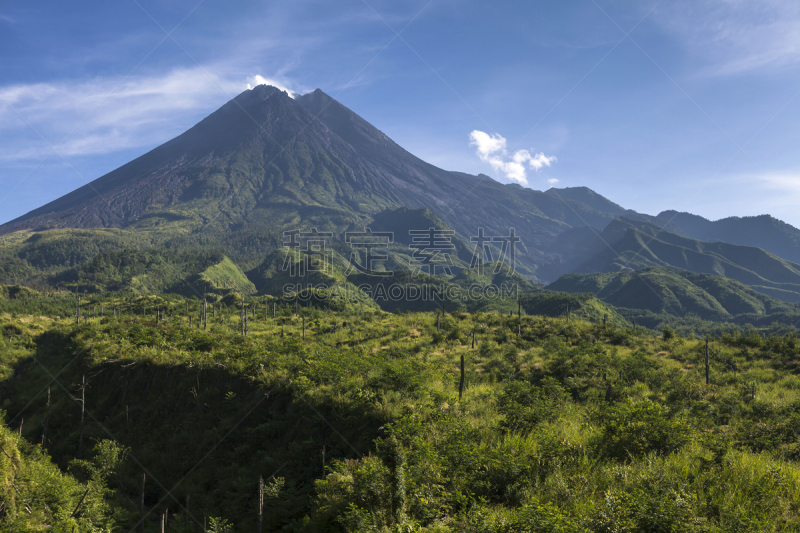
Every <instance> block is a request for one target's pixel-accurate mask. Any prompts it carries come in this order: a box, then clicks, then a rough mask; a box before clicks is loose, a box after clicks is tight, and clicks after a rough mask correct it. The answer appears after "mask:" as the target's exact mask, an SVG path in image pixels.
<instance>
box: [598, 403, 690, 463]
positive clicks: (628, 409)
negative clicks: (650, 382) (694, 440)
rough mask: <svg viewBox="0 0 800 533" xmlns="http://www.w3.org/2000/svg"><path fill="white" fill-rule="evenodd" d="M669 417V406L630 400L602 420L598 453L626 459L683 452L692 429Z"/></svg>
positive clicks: (604, 415) (612, 410)
mask: <svg viewBox="0 0 800 533" xmlns="http://www.w3.org/2000/svg"><path fill="white" fill-rule="evenodd" d="M668 415H669V411H668V410H667V408H666V407H663V406H661V405H660V404H658V403H655V402H653V401H652V400H648V399H645V400H639V401H631V400H628V401H627V402H626V403H624V404H622V405H619V406H615V407H611V408H609V409H608V410H607V411H606V412H605V413H604V414H603V415H602V417H601V425H602V430H601V435H600V437H599V441H598V442H597V447H598V451H599V452H600V454H601V455H603V456H605V457H609V458H614V459H620V460H625V459H629V458H632V457H640V456H642V455H644V454H646V453H650V452H655V453H659V454H663V455H666V454H669V453H672V452H675V451H677V450H679V449H680V448H681V447H682V446H683V445H684V444H686V443H687V442H688V441H689V438H690V436H691V428H690V427H689V426H688V425H687V424H686V423H684V422H682V421H676V420H671V419H670V418H669V416H668Z"/></svg>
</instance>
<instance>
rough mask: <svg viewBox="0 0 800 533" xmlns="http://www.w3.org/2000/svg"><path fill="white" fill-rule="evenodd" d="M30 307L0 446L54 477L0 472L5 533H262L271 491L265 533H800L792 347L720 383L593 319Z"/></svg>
mask: <svg viewBox="0 0 800 533" xmlns="http://www.w3.org/2000/svg"><path fill="white" fill-rule="evenodd" d="M11 292H13V290H9V294H11ZM17 292H19V291H17ZM15 294H17V293H15ZM17 296H19V297H16V298H15V299H3V300H0V304H1V305H0V331H2V340H0V354H2V356H1V357H2V359H1V360H0V392H1V393H2V397H3V402H4V409H5V411H6V415H5V419H6V420H5V421H6V424H7V426H8V428H9V429H8V430H3V431H5V433H3V435H5V437H2V438H3V439H5V440H4V442H5V443H9V444H8V445H9V448H8V449H6V448H5V446H6V444H3V447H4V449H5V451H6V452H8V453H9V455H10V456H11V457H14V456H15V455H14V454H15V453H16V452H15V451H13V450H16V449H20V450H28V451H27V452H24V454H27V455H26V457H28V458H29V459H27V460H28V461H39V463H41V465H42V466H41V467H37V468H41V469H43V470H41V471H42V472H43V473H42V474H37V475H36V476H34V475H30V476H28V477H25V475H23V473H22V472H23V471H27V472H30V471H32V467H30V466H26V467H25V468H27V470H25V469H24V468H23V467H22V466H18V467H17V466H15V467H14V468H16V470H15V471H14V472H16V473H13V475H12V474H8V472H10V470H8V468H9V467H8V463H6V462H0V465H6V466H2V468H4V469H5V470H4V472H6V473H7V474H6V477H5V478H4V479H6V480H9V479H12V480H14V479H16V480H17V481H14V483H16V484H17V488H18V489H19V491H20V492H22V493H23V496H24V498H23V497H20V496H18V495H17V492H15V491H14V489H13V488H11V489H10V490H6V491H4V493H3V494H4V495H3V496H2V498H3V500H2V503H0V505H3V509H4V513H5V514H2V515H0V521H2V523H3V525H4V527H7V528H12V529H13V528H15V527H17V526H15V525H14V524H19V523H23V522H19V520H21V519H24V520H27V521H28V523H30V524H33V525H31V526H30V528H32V530H37V528H39V529H44V528H46V527H47V526H52V527H62V526H64V525H67V526H68V525H69V524H72V523H75V525H76V529H75V531H94V530H96V529H92V528H98V527H100V528H102V527H112V525H113V528H116V529H120V530H126V531H128V530H133V529H135V528H136V527H137V524H138V521H139V520H140V516H143V517H144V525H145V530H146V531H160V527H161V524H162V521H166V529H167V531H175V532H177V531H203V530H207V531H225V530H227V531H239V530H242V531H252V530H256V529H257V523H258V521H259V513H258V509H259V506H258V501H259V480H260V479H263V480H264V506H263V515H262V517H261V520H262V522H263V530H264V531H279V530H282V531H308V532H311V531H342V532H345V531H347V532H352V531H365V532H366V531H397V530H402V531H429V532H434V531H436V532H446V531H454V532H455V531H458V532H462V531H467V532H486V531H490V532H517V531H526V532H527V531H535V532H545V531H547V532H550V531H569V532H572V531H575V532H578V531H593V532H594V531H602V532H606V531H608V532H611V531H632V532H642V533H644V532H652V531H703V532H714V531H718V532H723V531H725V532H727V531H748V532H749V531H765V532H766V531H769V532H773V531H774V532H777V531H793V530H797V529H798V528H799V527H800V522H799V521H798V520H800V519H799V518H798V517H799V516H800V514H798V509H799V508H800V496H798V495H800V464H798V462H797V461H798V460H800V449H798V445H797V439H798V436H800V415H798V412H800V411H799V410H798V405H800V397H798V395H797V390H798V386H800V383H798V379H797V377H796V372H797V369H798V361H800V342H798V340H797V338H796V337H795V336H794V335H793V334H788V335H783V336H771V337H768V338H766V339H765V338H763V337H762V336H761V335H758V334H756V333H755V332H752V331H747V330H742V331H735V332H732V333H726V334H721V335H719V336H716V337H713V338H711V339H709V340H710V342H709V343H708V361H709V366H708V367H707V369H706V366H705V364H704V362H705V344H704V340H703V339H695V338H694V337H693V336H689V337H681V336H679V335H676V334H675V333H674V331H672V330H671V329H669V328H665V329H664V331H662V332H660V333H659V335H658V336H655V335H653V334H652V333H650V332H648V331H646V330H643V329H641V328H640V329H636V330H635V329H633V328H631V327H630V326H629V325H625V322H624V320H622V319H619V318H617V317H616V315H614V316H610V317H608V318H609V319H608V320H607V323H606V324H603V317H598V316H596V315H594V316H593V318H592V319H591V321H586V320H584V319H581V318H579V316H580V312H579V311H580V302H584V305H587V304H586V302H589V303H591V302H590V300H586V299H585V298H579V297H576V298H575V299H574V300H571V310H572V311H571V313H570V314H569V315H568V316H558V317H548V316H544V315H539V314H529V313H528V312H527V309H528V306H526V307H525V309H523V311H522V314H521V316H519V315H517V314H514V315H510V314H509V313H498V312H475V313H466V312H454V313H451V312H449V313H447V314H446V315H441V313H440V312H438V311H437V312H426V313H408V314H390V313H385V312H382V311H380V310H378V309H376V308H374V307H353V308H348V307H344V308H343V309H341V310H339V311H335V310H332V309H330V308H322V307H320V306H319V305H315V304H311V303H309V302H298V303H297V304H295V302H293V301H280V300H265V299H259V300H256V299H253V298H248V299H244V300H243V299H242V298H241V296H235V295H233V296H229V297H226V298H224V299H222V300H219V301H216V300H215V301H214V302H213V304H211V305H208V306H207V307H206V309H205V314H204V311H203V306H202V301H199V300H197V299H185V298H181V297H178V296H170V297H158V296H150V297H135V296H132V295H108V296H105V297H103V298H98V299H97V300H92V299H85V300H82V301H81V315H80V318H79V319H78V317H76V316H70V315H69V313H70V311H71V310H75V309H76V308H75V307H74V306H75V304H76V302H75V301H74V300H73V299H72V298H70V297H67V296H60V297H59V296H58V295H54V296H52V297H49V296H48V297H35V296H36V295H35V294H17ZM31 296H34V297H31ZM537 301H538V303H537V304H536V305H539V311H537V312H555V314H560V313H561V308H562V307H561V306H562V305H563V303H564V302H563V301H558V300H555V301H553V302H552V303H548V301H549V300H548V299H547V298H544V299H541V298H540V299H539V300H537ZM12 304H13V305H12ZM272 304H274V305H272ZM295 305H297V306H296V307H295ZM528 305H530V306H533V305H534V302H533V301H532V302H531V303H529V304H528ZM592 305H593V304H592ZM548 310H549V311H548ZM273 313H274V314H273ZM101 314H102V315H104V316H101ZM59 315H60V316H59ZM245 316H246V320H245ZM204 317H205V320H204ZM76 322H79V323H76ZM617 324H620V325H617ZM707 376H708V380H709V383H706V377H707ZM48 391H49V400H48ZM82 407H84V409H82ZM9 431H10V432H17V433H19V434H20V435H21V438H22V439H24V441H22V440H20V437H19V436H16V437H14V436H12V435H11V433H9ZM11 442H14V443H16V444H13V446H14V447H12V444H10V443H11ZM110 442H111V443H115V444H113V445H112V444H110ZM43 452H46V453H47V454H49V455H51V456H52V458H53V461H54V462H55V464H57V465H58V466H59V467H60V468H61V469H62V471H66V472H69V473H70V474H71V475H73V476H75V480H74V481H73V480H72V478H71V477H69V476H66V475H65V474H58V476H61V477H60V478H59V479H63V481H61V483H66V484H72V485H69V486H70V487H72V488H70V489H69V490H68V491H64V496H63V498H65V499H64V500H63V501H57V499H53V497H50V499H47V497H44V496H41V497H40V496H37V494H46V493H47V490H48V489H47V487H48V486H49V485H48V483H49V481H47V479H49V478H47V477H46V476H45V475H44V472H47V468H51V467H47V466H46V464H47V459H46V458H45V457H44V456H43V455H42V454H43ZM80 456H83V457H84V458H85V461H84V462H82V463H81V462H80V461H78V462H76V459H78V458H79V457H80ZM0 461H6V459H5V456H3V458H0ZM39 463H37V464H39ZM79 465H80V466H79ZM26 475H27V474H26ZM48 475H50V476H51V477H52V476H53V475H55V474H48ZM143 475H144V484H143V483H142V480H143ZM9 476H12V477H9ZM13 476H17V477H16V478H13ZM37 476H38V477H37ZM42 476H44V477H42ZM65 476H66V477H65ZM23 479H25V480H26V481H25V483H26V484H27V485H25V487H24V488H23V487H22V486H20V485H21V483H22V480H23ZM53 479H55V478H53ZM6 483H9V481H6ZM80 483H83V484H84V485H79V484H80ZM87 483H88V485H86V484H87ZM92 483H94V485H92ZM82 487H89V488H90V489H91V490H89V491H88V492H87V496H86V499H85V501H84V503H82V504H78V501H77V500H79V499H80V496H81V494H82V493H81V488H82ZM91 487H95V488H91ZM142 487H144V490H143V492H142ZM83 490H84V491H85V489H83ZM142 494H143V495H144V505H143V508H140V505H141V504H140V502H141V498H142ZM73 504H74V505H75V506H76V507H78V510H77V513H75V515H74V517H73V518H71V519H70V518H69V517H67V518H64V516H65V515H64V514H63V513H62V514H59V513H60V512H61V511H58V509H66V510H67V514H70V515H71V514H72V512H73V511H72V509H70V508H71V507H72V508H74V507H73ZM26 505H27V506H28V507H29V508H30V511H28V509H27V508H26ZM140 513H141V514H140ZM34 515H35V516H36V518H35V520H34V518H32V517H33V516H34ZM20 517H21V518H20ZM15 520H16V522H15ZM69 520H72V522H70V521H69ZM104 524H105V525H104ZM26 527H28V526H26ZM226 528H227V529H226ZM17 529H21V526H20V527H17Z"/></svg>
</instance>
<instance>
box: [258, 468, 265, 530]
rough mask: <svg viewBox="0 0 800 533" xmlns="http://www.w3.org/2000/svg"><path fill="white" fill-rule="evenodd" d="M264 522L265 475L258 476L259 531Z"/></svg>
mask: <svg viewBox="0 0 800 533" xmlns="http://www.w3.org/2000/svg"><path fill="white" fill-rule="evenodd" d="M263 524H264V477H263V476H259V478H258V533H261V531H262V528H263Z"/></svg>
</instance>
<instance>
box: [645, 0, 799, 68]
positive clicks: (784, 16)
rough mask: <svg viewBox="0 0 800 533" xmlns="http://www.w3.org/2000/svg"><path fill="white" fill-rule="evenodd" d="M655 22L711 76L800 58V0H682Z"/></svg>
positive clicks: (787, 63) (784, 64) (664, 9)
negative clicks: (705, 0)
mask: <svg viewBox="0 0 800 533" xmlns="http://www.w3.org/2000/svg"><path fill="white" fill-rule="evenodd" d="M659 10H660V11H661V13H659V16H658V17H655V20H657V21H659V22H660V23H661V24H663V25H664V26H665V27H666V28H667V30H668V31H669V32H670V33H672V34H674V35H676V36H677V37H678V39H679V40H680V41H681V42H682V44H683V45H684V47H685V48H686V50H687V53H689V54H691V55H693V56H695V57H697V58H698V59H699V60H700V61H702V62H704V63H705V67H704V69H703V72H704V73H705V74H708V75H732V74H740V73H744V72H748V71H752V70H757V69H764V68H785V67H787V66H790V65H796V64H797V63H799V62H800V3H798V2H796V1H788V2H787V1H784V0H710V1H708V2H697V1H695V0H682V1H678V2H674V3H664V4H663V7H660V8H659Z"/></svg>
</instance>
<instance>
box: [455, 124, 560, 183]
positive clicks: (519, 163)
mask: <svg viewBox="0 0 800 533" xmlns="http://www.w3.org/2000/svg"><path fill="white" fill-rule="evenodd" d="M469 144H470V145H471V146H473V147H474V148H475V151H476V153H477V154H478V157H479V158H480V159H481V161H483V162H485V163H489V164H490V165H491V166H492V168H493V169H495V170H497V171H499V172H502V173H503V174H505V176H506V177H507V178H508V179H510V180H512V181H515V182H517V183H521V184H523V185H527V184H528V177H527V172H526V165H527V166H528V167H529V168H531V169H533V170H539V169H541V168H543V167H549V166H550V164H551V163H554V162H555V161H556V158H555V156H546V155H544V153H542V152H539V153H538V154H535V155H532V154H531V153H530V152H529V151H528V150H517V151H516V152H513V153H511V154H509V153H508V150H507V142H506V139H505V137H503V136H502V135H499V134H492V135H489V134H488V133H485V132H483V131H479V130H474V131H473V132H472V133H470V134H469Z"/></svg>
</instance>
